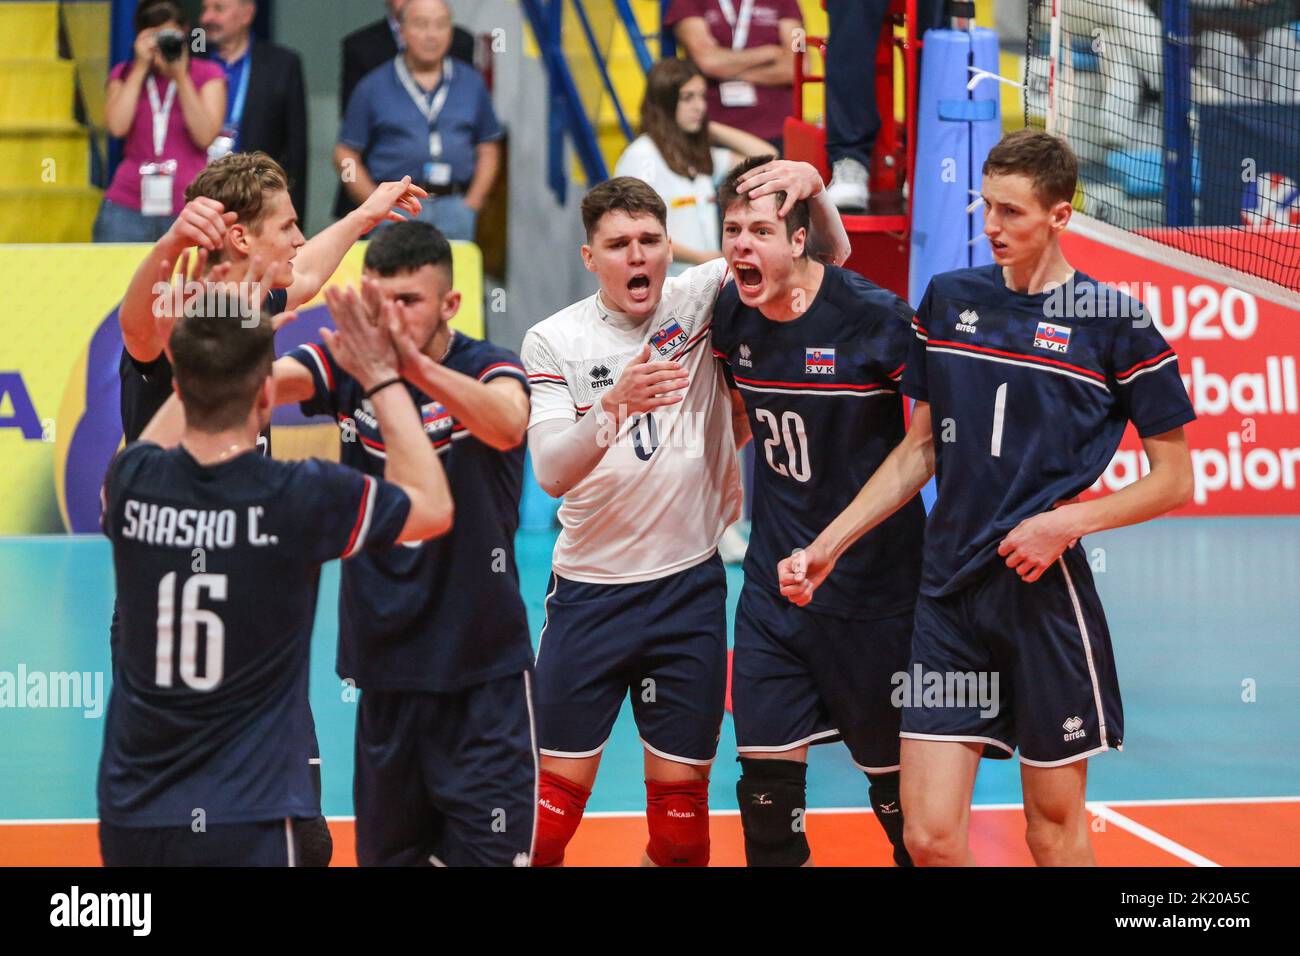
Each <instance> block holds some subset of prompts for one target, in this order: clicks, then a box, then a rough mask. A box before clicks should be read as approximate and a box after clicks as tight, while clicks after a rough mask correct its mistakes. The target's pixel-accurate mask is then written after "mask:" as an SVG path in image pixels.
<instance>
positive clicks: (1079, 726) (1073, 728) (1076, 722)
mask: <svg viewBox="0 0 1300 956" xmlns="http://www.w3.org/2000/svg"><path fill="white" fill-rule="evenodd" d="M1061 729H1062V730H1064V731H1065V736H1063V737H1062V738H1061V739H1062V740H1066V741H1070V740H1080V739H1082V738H1083V737H1085V736H1087V734H1088V731H1086V730H1084V729H1083V718H1082V717H1068V718H1066V721H1065V723H1063V724H1061Z"/></svg>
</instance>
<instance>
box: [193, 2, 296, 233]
mask: <svg viewBox="0 0 1300 956" xmlns="http://www.w3.org/2000/svg"><path fill="white" fill-rule="evenodd" d="M256 15H257V3H256V2H255V0H203V13H202V16H201V18H200V20H199V24H200V25H201V26H202V27H203V29H204V30H205V31H207V38H208V50H209V54H210V56H211V57H212V59H213V62H215V63H218V64H220V65H221V67H222V69H224V70H225V73H226V91H227V97H226V99H227V106H226V116H225V122H224V124H223V126H222V130H221V135H220V136H218V137H217V139H216V142H214V143H213V144H212V146H211V147H210V148H209V149H208V157H209V158H210V159H220V158H221V157H222V156H224V155H226V154H227V153H255V152H263V153H266V154H267V155H268V156H270V157H271V158H272V159H274V160H275V161H276V162H278V163H279V164H280V165H281V166H282V167H283V168H284V171H285V173H286V174H287V175H288V177H289V195H290V196H291V197H292V199H293V206H294V208H295V209H297V210H298V211H299V214H300V215H301V213H302V212H303V211H304V210H305V209H306V208H307V93H306V84H305V83H304V82H303V75H302V61H301V60H300V59H299V58H298V54H297V53H295V52H294V51H293V50H289V49H286V48H285V47H282V46H276V45H275V44H274V43H268V42H266V41H264V40H263V41H257V42H254V39H253V36H252V34H251V33H250V32H249V30H250V28H251V27H252V24H253V18H254V17H255V16H256ZM303 228H304V229H305V228H306V227H305V226H304V227H303Z"/></svg>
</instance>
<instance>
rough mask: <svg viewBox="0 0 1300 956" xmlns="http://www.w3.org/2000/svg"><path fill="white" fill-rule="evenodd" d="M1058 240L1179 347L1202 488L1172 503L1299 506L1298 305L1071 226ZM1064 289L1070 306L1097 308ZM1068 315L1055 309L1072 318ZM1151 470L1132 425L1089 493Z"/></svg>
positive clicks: (1074, 261) (1202, 511)
mask: <svg viewBox="0 0 1300 956" xmlns="http://www.w3.org/2000/svg"><path fill="white" fill-rule="evenodd" d="M1061 246H1062V248H1063V250H1064V251H1065V255H1066V258H1068V259H1069V260H1070V263H1071V265H1073V266H1074V267H1075V268H1076V269H1078V270H1080V271H1081V272H1084V273H1086V274H1087V275H1090V276H1092V277H1093V278H1094V279H1097V280H1099V281H1101V282H1104V283H1108V284H1111V285H1114V286H1117V287H1118V290H1119V291H1120V292H1124V293H1127V294H1128V295H1130V296H1132V297H1133V298H1135V299H1139V300H1141V301H1142V302H1143V303H1144V304H1145V306H1146V310H1145V311H1146V316H1135V317H1133V318H1134V320H1135V321H1147V320H1148V317H1149V320H1150V321H1152V322H1154V323H1155V325H1156V327H1157V328H1158V329H1159V330H1160V332H1161V333H1162V334H1163V335H1164V337H1165V339H1166V340H1167V341H1168V342H1169V344H1170V345H1171V346H1173V348H1174V349H1175V350H1176V351H1177V353H1178V367H1179V371H1180V372H1181V373H1182V377H1183V383H1184V384H1185V385H1186V386H1187V392H1188V394H1189V395H1190V396H1191V399H1192V405H1193V406H1194V407H1195V409H1196V414H1197V420H1196V421H1195V422H1193V423H1192V424H1190V425H1188V426H1187V439H1188V445H1189V446H1190V448H1191V453H1192V467H1193V471H1194V473H1195V478H1196V490H1195V495H1194V497H1193V500H1192V502H1191V503H1190V504H1189V505H1187V506H1186V507H1185V508H1182V509H1180V510H1179V511H1176V512H1174V513H1175V514H1179V515H1193V516H1195V515H1283V514H1300V333H1298V332H1297V328H1298V327H1297V322H1298V321H1300V318H1298V317H1297V315H1296V314H1295V312H1294V311H1293V310H1291V309H1287V308H1284V307H1283V306H1281V305H1277V304H1275V303H1273V302H1270V301H1268V300H1267V299H1262V298H1257V297H1256V296H1254V295H1252V294H1250V293H1249V292H1246V291H1243V290H1241V289H1235V288H1232V287H1231V286H1227V285H1224V284H1223V283H1221V282H1217V281H1215V280H1212V279H1207V278H1202V277H1200V276H1197V275H1195V274H1193V273H1191V272H1187V271H1184V270H1183V269H1181V268H1175V267H1173V266H1170V265H1166V264H1164V263H1160V262H1155V261H1152V260H1151V259H1148V258H1145V257H1143V256H1141V255H1138V254H1136V253H1134V252H1132V251H1129V250H1126V249H1122V248H1117V247H1115V246H1112V245H1107V244H1105V243H1103V242H1100V241H1097V240H1096V239H1093V238H1090V237H1085V236H1082V235H1080V234H1078V233H1077V232H1073V231H1067V232H1066V233H1065V235H1064V236H1063V238H1062V241H1061ZM1063 299H1064V301H1063V303H1062V305H1063V307H1064V308H1065V309H1067V310H1068V309H1076V310H1081V309H1082V308H1095V305H1093V304H1092V303H1083V302H1078V303H1072V302H1071V301H1070V297H1069V296H1064V297H1063ZM1075 314H1078V315H1081V314H1082V312H1081V311H1076V313H1075ZM1094 314H1095V313H1094ZM1068 315H1069V313H1068V311H1067V312H1066V313H1065V314H1063V315H1061V316H1059V317H1055V318H1057V321H1059V322H1061V323H1062V324H1064V325H1069V317H1068ZM1049 318H1053V317H1051V316H1049ZM1149 470H1150V466H1149V463H1148V462H1147V458H1146V455H1145V454H1144V453H1143V451H1142V444H1141V441H1140V440H1139V439H1138V436H1137V434H1136V432H1135V431H1134V429H1133V427H1132V426H1131V425H1130V426H1129V429H1128V431H1127V432H1126V434H1125V436H1124V441H1123V443H1122V444H1121V445H1120V449H1119V451H1118V452H1117V453H1116V455H1115V457H1114V459H1112V461H1111V463H1110V465H1109V467H1107V469H1106V471H1105V473H1104V474H1103V475H1102V477H1101V478H1100V480H1099V481H1098V482H1097V483H1096V484H1095V485H1093V487H1092V488H1091V489H1090V491H1089V492H1088V493H1087V495H1086V496H1091V495H1096V494H1100V493H1105V492H1109V491H1118V490H1119V489H1120V488H1123V487H1124V486H1126V485H1129V484H1131V483H1133V482H1134V481H1136V480H1137V479H1138V478H1140V477H1141V476H1142V475H1144V474H1146V473H1147V472H1148V471H1149Z"/></svg>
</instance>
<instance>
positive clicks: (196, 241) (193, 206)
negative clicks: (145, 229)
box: [167, 196, 239, 251]
mask: <svg viewBox="0 0 1300 956" xmlns="http://www.w3.org/2000/svg"><path fill="white" fill-rule="evenodd" d="M225 210H226V207H225V206H223V205H222V204H221V203H219V202H217V201H216V200H215V199H209V198H208V197H206V196H200V197H198V198H197V199H191V200H190V201H189V202H187V203H186V204H185V208H184V209H182V210H181V214H180V215H179V216H177V217H176V221H175V222H173V223H172V225H171V228H170V229H169V230H167V231H168V233H169V234H170V235H171V237H172V239H173V240H174V241H176V242H179V243H181V248H182V249H188V248H190V247H191V246H198V247H200V248H202V249H207V250H209V251H211V250H215V249H219V248H221V246H222V244H223V243H225V241H226V231H227V230H228V229H229V228H230V227H231V226H233V225H234V224H235V222H236V220H238V219H239V215H238V214H237V213H233V212H226V211H225Z"/></svg>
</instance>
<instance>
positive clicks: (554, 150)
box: [521, 0, 675, 203]
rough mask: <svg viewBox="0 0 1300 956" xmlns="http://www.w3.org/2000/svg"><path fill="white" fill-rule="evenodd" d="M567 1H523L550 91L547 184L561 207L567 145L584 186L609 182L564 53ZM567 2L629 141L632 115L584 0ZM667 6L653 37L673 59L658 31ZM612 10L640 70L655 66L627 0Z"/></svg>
mask: <svg viewBox="0 0 1300 956" xmlns="http://www.w3.org/2000/svg"><path fill="white" fill-rule="evenodd" d="M565 2H566V0H521V5H522V7H523V11H524V16H525V17H527V19H528V25H529V27H530V28H531V29H532V31H533V36H534V38H535V39H536V40H537V47H538V49H539V50H540V51H541V56H542V62H543V64H544V66H545V67H546V75H547V84H548V87H549V109H548V116H547V129H548V143H547V176H546V182H547V186H548V187H549V188H550V190H551V192H553V193H554V194H555V196H556V198H557V199H558V200H559V201H560V202H561V203H563V202H564V201H565V197H566V195H567V193H568V178H569V177H568V170H567V167H566V158H565V150H564V145H565V143H566V142H568V143H572V145H573V150H574V153H576V155H577V157H578V162H579V163H581V164H582V170H583V175H584V176H585V177H586V179H587V182H588V183H591V184H595V183H599V182H603V181H604V180H606V179H608V178H609V167H608V165H607V164H606V163H605V158H604V156H603V155H602V154H601V151H600V144H599V141H598V138H597V135H596V117H594V116H591V115H588V112H587V107H586V106H585V105H584V104H583V101H582V96H581V93H580V92H579V89H578V84H577V82H576V80H575V79H574V76H573V71H572V69H571V68H570V65H569V62H568V59H567V57H566V56H565V53H564V43H563V30H564V3H565ZM567 2H569V3H571V4H572V6H573V9H574V13H575V14H576V16H577V19H578V23H579V25H580V27H581V28H582V35H583V39H584V40H585V41H586V44H587V48H588V52H589V53H590V56H591V59H592V62H593V63H594V64H595V67H596V70H597V72H598V73H599V75H600V82H601V85H602V87H603V88H604V90H605V93H606V95H608V96H609V97H610V100H611V102H612V104H613V106H614V112H615V114H616V116H617V118H618V124H619V128H620V130H621V132H622V133H623V135H624V136H625V137H626V138H627V139H628V141H629V142H630V141H631V140H632V139H633V137H634V136H635V130H634V128H633V126H632V122H631V120H630V119H629V115H630V111H629V110H628V109H627V108H626V106H625V104H624V103H623V102H622V101H621V100H620V98H619V96H618V92H617V90H616V89H615V87H614V82H613V79H612V77H611V76H610V73H609V64H608V61H607V59H606V56H605V51H602V50H601V48H600V42H599V40H598V39H597V37H596V31H595V30H594V29H593V27H592V22H591V17H590V16H589V15H588V12H587V8H586V3H585V0H567ZM600 2H608V0H600ZM670 2H671V0H659V15H658V21H659V33H658V34H657V35H652V37H653V39H656V40H658V46H659V50H660V51H661V54H662V55H664V56H671V55H673V54H674V52H675V45H674V44H673V42H672V36H671V34H665V33H664V31H663V27H662V24H663V17H664V15H665V14H666V13H667V10H668V5H669V3H670ZM614 10H615V13H616V14H617V20H618V23H619V25H620V26H621V29H622V30H623V31H625V32H626V34H627V37H628V39H629V41H630V42H631V45H632V50H633V52H634V53H635V55H636V58H637V62H638V63H639V64H640V66H641V69H642V70H643V71H646V72H648V71H649V69H650V67H651V66H653V65H654V56H653V54H652V53H651V46H650V43H649V42H648V40H649V39H651V37H648V36H647V35H646V34H645V33H643V32H642V30H641V27H640V25H639V23H638V22H637V18H636V14H635V13H634V11H633V9H632V3H631V0H614Z"/></svg>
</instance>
